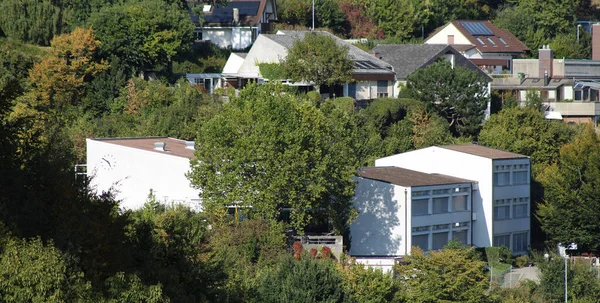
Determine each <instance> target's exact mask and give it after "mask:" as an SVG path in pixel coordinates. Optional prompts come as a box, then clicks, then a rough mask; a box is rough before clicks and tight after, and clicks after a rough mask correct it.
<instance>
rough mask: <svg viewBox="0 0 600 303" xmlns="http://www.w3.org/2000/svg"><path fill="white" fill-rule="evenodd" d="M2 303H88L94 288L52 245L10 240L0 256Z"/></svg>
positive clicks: (40, 242) (38, 240)
mask: <svg viewBox="0 0 600 303" xmlns="http://www.w3.org/2000/svg"><path fill="white" fill-rule="evenodd" d="M0 289H2V292H0V300H2V302H15V303H16V302H89V301H91V294H92V293H91V285H90V284H89V283H88V282H86V281H85V280H84V279H83V273H81V272H76V271H73V268H71V267H70V266H68V264H67V262H66V261H65V258H64V257H63V255H62V254H61V252H60V251H59V250H58V249H56V248H55V247H54V245H53V244H52V242H50V243H48V245H44V244H43V243H42V241H41V240H40V239H39V238H37V239H32V240H30V241H27V240H10V241H9V242H8V243H7V245H6V246H5V247H4V251H3V252H2V254H1V255H0Z"/></svg>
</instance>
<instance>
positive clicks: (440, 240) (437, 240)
mask: <svg viewBox="0 0 600 303" xmlns="http://www.w3.org/2000/svg"><path fill="white" fill-rule="evenodd" d="M446 243H448V232H443V233H435V234H433V241H432V245H431V249H433V250H436V249H442V248H443V247H444V245H446Z"/></svg>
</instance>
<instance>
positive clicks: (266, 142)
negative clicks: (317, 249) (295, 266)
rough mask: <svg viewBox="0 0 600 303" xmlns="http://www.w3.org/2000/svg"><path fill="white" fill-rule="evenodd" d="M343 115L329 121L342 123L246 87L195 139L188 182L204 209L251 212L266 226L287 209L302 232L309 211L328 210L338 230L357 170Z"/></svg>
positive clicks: (276, 92) (268, 88) (273, 91)
mask: <svg viewBox="0 0 600 303" xmlns="http://www.w3.org/2000/svg"><path fill="white" fill-rule="evenodd" d="M331 110H332V113H336V112H340V111H339V110H337V109H335V108H334V107H333V108H332V109H331ZM347 116H348V115H347V114H340V115H330V116H329V117H334V118H337V119H339V120H337V121H336V120H333V121H332V120H331V119H328V117H326V116H325V115H324V114H323V112H321V111H320V110H319V109H317V108H316V107H315V106H314V105H312V103H310V102H308V101H304V100H298V98H297V97H294V96H292V95H289V94H284V95H281V88H280V87H279V88H278V87H276V86H272V85H263V86H256V85H252V86H249V87H247V88H245V89H244V90H243V91H242V92H241V94H240V96H239V97H238V98H235V99H233V100H232V101H231V102H229V103H227V104H225V105H224V109H223V112H222V113H221V114H219V115H217V116H216V117H214V118H213V119H211V120H210V121H209V122H207V123H206V124H204V126H203V127H202V129H201V130H200V133H199V135H198V136H199V138H202V140H199V142H197V145H196V158H195V160H192V168H191V172H190V174H189V178H190V180H191V181H192V183H193V184H194V185H195V186H196V187H197V188H199V189H201V192H202V194H201V195H202V198H203V207H204V208H205V209H206V211H208V212H212V213H215V212H216V213H220V212H223V211H225V207H226V206H230V205H239V206H242V207H251V209H249V210H248V212H249V213H254V214H257V215H258V216H261V217H264V218H267V219H269V220H272V219H275V218H277V216H278V215H279V212H280V211H281V210H282V209H283V208H291V223H292V226H294V227H296V228H297V230H298V231H299V232H302V231H303V230H304V227H305V226H306V224H308V222H309V221H310V219H311V218H312V215H311V214H310V212H317V213H319V212H325V213H326V214H327V215H328V217H329V218H331V219H333V222H334V223H333V224H334V226H333V227H334V229H335V231H337V232H338V233H341V232H343V231H344V230H345V225H346V224H348V220H349V219H350V216H351V213H352V205H351V201H350V199H351V197H352V195H353V189H354V183H353V182H352V176H353V174H354V171H355V169H356V167H357V159H356V156H355V155H354V153H353V151H352V147H353V145H354V142H353V140H352V137H351V136H350V132H351V131H352V125H351V124H348V123H345V122H344V121H346V119H347V118H346V117H347ZM249 215H251V214H249Z"/></svg>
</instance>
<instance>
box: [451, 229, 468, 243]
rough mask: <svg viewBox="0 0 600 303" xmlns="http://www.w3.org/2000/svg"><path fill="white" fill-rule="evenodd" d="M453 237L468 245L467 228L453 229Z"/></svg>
mask: <svg viewBox="0 0 600 303" xmlns="http://www.w3.org/2000/svg"><path fill="white" fill-rule="evenodd" d="M452 239H454V240H457V241H458V242H460V244H462V245H467V230H466V229H465V230H458V231H453V232H452Z"/></svg>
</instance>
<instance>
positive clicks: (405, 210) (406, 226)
mask: <svg viewBox="0 0 600 303" xmlns="http://www.w3.org/2000/svg"><path fill="white" fill-rule="evenodd" d="M404 255H405V256H408V191H407V190H406V188H405V189H404Z"/></svg>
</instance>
